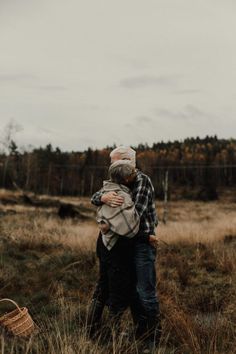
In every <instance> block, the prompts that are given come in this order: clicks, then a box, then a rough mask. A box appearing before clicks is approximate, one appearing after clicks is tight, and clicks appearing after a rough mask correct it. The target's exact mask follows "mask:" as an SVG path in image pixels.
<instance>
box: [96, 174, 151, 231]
mask: <svg viewBox="0 0 236 354" xmlns="http://www.w3.org/2000/svg"><path fill="white" fill-rule="evenodd" d="M131 193H132V199H133V201H134V204H135V209H136V210H137V212H138V214H139V217H140V227H139V231H140V232H141V233H144V234H148V235H154V234H155V227H156V226H157V224H158V219H157V214H156V208H155V196H154V187H153V185H152V182H151V179H150V178H149V177H148V176H147V175H145V174H144V173H143V172H141V171H140V170H137V177H136V179H135V181H134V183H133V185H132V187H131ZM102 194H103V192H102V190H99V191H98V192H96V193H94V195H93V196H92V198H91V202H92V204H94V205H96V206H99V205H102V202H101V196H102Z"/></svg>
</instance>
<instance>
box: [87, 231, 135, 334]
mask: <svg viewBox="0 0 236 354" xmlns="http://www.w3.org/2000/svg"><path fill="white" fill-rule="evenodd" d="M97 256H98V258H99V280H98V283H97V285H96V289H95V292H94V294H93V300H92V303H91V305H90V309H89V316H88V323H89V326H90V330H91V334H93V333H94V332H95V331H96V330H97V328H98V327H99V324H100V320H101V316H102V312H103V308H104V306H105V305H108V309H109V317H110V325H111V326H112V327H116V328H118V327H119V322H120V318H121V316H122V314H123V312H124V311H125V310H126V309H127V307H128V306H129V304H130V302H131V295H132V290H133V288H134V279H133V268H132V267H133V242H132V240H130V239H127V238H122V237H120V238H119V239H118V241H117V243H116V244H115V245H114V247H113V248H112V249H111V250H110V251H109V250H108V249H107V248H106V247H105V246H104V244H103V241H102V235H101V234H99V237H98V240H97Z"/></svg>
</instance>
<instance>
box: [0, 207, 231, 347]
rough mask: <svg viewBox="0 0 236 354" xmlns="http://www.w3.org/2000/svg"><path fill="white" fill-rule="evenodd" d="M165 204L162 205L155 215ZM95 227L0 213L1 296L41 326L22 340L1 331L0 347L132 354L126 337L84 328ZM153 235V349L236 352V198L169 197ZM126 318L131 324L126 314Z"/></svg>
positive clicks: (94, 270) (92, 279) (33, 215)
mask: <svg viewBox="0 0 236 354" xmlns="http://www.w3.org/2000/svg"><path fill="white" fill-rule="evenodd" d="M162 212H163V210H162V207H159V208H158V214H159V218H160V220H161V216H162ZM97 234H98V228H97V226H96V224H95V223H94V222H89V223H83V222H76V221H71V220H66V221H61V220H60V219H58V218H57V217H56V216H50V214H48V213H41V212H34V213H32V212H31V213H29V212H28V213H25V212H21V213H20V214H16V215H9V216H4V217H2V218H1V219H0V235H1V237H0V251H1V257H0V284H1V285H2V286H1V288H0V296H1V297H12V298H14V299H15V300H17V301H18V302H19V303H20V305H21V306H23V305H26V306H28V307H29V309H30V311H31V313H32V315H33V317H34V319H35V320H36V321H37V323H38V324H39V326H40V327H41V328H42V331H41V332H40V334H39V335H38V336H36V337H33V338H31V339H30V340H29V341H21V340H17V339H16V338H9V337H8V336H5V335H4V334H2V336H1V353H3V354H6V353H7V354H8V353H37V354H43V353H48V354H51V353H52V354H54V353H55V354H60V353H61V354H62V353H63V354H64V353H65V354H72V353H73V354H74V353H76V354H77V353H83V354H84V353H92V354H93V353H94V354H95V353H98V354H99V353H130V354H132V353H137V343H135V342H134V341H133V340H132V338H129V339H128V340H127V338H126V337H120V338H119V339H118V340H116V341H113V343H110V344H108V343H104V341H102V338H100V340H97V341H90V340H88V338H87V337H86V317H87V306H88V303H89V300H90V298H91V296H92V292H93V288H94V284H95V282H96V278H97V271H98V269H97V261H96V256H95V244H96V238H97ZM158 235H159V238H160V239H161V240H163V241H164V242H160V244H159V249H158V257H157V278H158V294H159V299H160V308H161V312H162V325H163V335H162V341H161V346H160V348H159V349H158V350H157V353H159V354H170V353H172V354H174V353H177V354H185V353H186V354H190V353H193V354H233V353H235V352H236V350H235V348H236V331H235V330H236V311H235V309H236V279H235V274H236V273H235V270H236V260H235V247H236V210H235V205H234V204H232V203H193V202H186V203H183V202H176V203H171V204H170V211H169V221H168V223H167V225H164V224H162V223H160V225H159V227H158ZM106 320H107V317H106V313H105V317H104V323H105V324H106ZM123 326H124V329H127V327H128V328H131V326H132V320H131V318H130V315H129V314H126V316H125V318H124V322H123Z"/></svg>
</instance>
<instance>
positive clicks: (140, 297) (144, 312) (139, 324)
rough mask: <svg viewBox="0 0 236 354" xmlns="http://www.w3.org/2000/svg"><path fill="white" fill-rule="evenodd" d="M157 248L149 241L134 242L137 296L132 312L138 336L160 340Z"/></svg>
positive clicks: (132, 305)
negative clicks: (156, 264)
mask: <svg viewBox="0 0 236 354" xmlns="http://www.w3.org/2000/svg"><path fill="white" fill-rule="evenodd" d="M155 260H156V249H155V248H154V247H153V246H151V245H150V244H149V243H146V242H140V241H138V240H136V242H135V243H134V273H135V275H136V282H135V283H136V286H135V290H136V291H135V294H136V295H135V296H134V298H133V300H134V301H133V302H132V304H131V312H132V315H133V318H134V322H135V323H136V337H137V338H139V337H143V338H146V339H150V340H152V341H157V342H158V341H159V337H160V331H161V326H160V313H159V302H158V299H157V294H156V269H155Z"/></svg>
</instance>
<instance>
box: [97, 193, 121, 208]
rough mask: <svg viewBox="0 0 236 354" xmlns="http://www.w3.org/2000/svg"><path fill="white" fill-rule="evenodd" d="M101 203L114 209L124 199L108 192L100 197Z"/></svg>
mask: <svg viewBox="0 0 236 354" xmlns="http://www.w3.org/2000/svg"><path fill="white" fill-rule="evenodd" d="M101 202H103V203H104V204H107V205H109V206H111V207H113V208H116V207H118V206H121V205H122V204H123V203H124V198H122V197H119V196H118V194H117V193H116V192H108V193H105V194H103V195H102V197H101Z"/></svg>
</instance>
